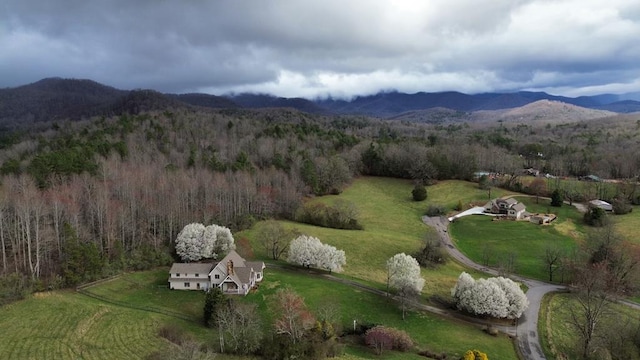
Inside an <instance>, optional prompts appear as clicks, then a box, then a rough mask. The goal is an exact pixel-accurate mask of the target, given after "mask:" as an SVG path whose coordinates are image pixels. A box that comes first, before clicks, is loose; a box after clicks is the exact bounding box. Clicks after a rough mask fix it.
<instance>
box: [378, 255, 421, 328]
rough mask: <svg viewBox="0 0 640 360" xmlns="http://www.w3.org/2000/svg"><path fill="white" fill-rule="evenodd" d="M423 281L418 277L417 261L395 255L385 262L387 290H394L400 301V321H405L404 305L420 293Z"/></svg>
mask: <svg viewBox="0 0 640 360" xmlns="http://www.w3.org/2000/svg"><path fill="white" fill-rule="evenodd" d="M423 286H424V279H423V278H422V276H421V275H420V264H418V261H417V260H416V259H414V258H413V257H411V256H410V255H406V254H405V253H400V254H396V255H394V256H393V257H391V258H389V260H387V288H391V289H394V290H396V291H397V292H398V294H399V295H400V298H401V300H402V319H403V320H404V319H405V310H406V307H405V303H406V300H407V299H408V298H410V297H414V296H417V295H418V294H420V292H421V291H422V287H423Z"/></svg>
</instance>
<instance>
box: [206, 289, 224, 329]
mask: <svg viewBox="0 0 640 360" xmlns="http://www.w3.org/2000/svg"><path fill="white" fill-rule="evenodd" d="M223 303H224V294H223V293H222V290H221V289H220V288H219V287H217V286H214V287H213V288H211V289H209V291H207V294H206V295H205V297H204V307H203V310H202V312H203V320H204V325H205V326H207V327H209V326H213V325H215V324H217V323H218V318H217V314H218V310H219V309H220V307H221V306H222V305H223Z"/></svg>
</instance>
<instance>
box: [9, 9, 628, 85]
mask: <svg viewBox="0 0 640 360" xmlns="http://www.w3.org/2000/svg"><path fill="white" fill-rule="evenodd" d="M633 3H634V2H631V1H622V0H620V1H617V0H610V1H601V0H597V1H596V0H583V1H574V0H558V1H549V0H529V1H527V0H518V1H512V0H490V1H489V0H488V1H476V0H431V1H413V2H412V1H394V2H391V1H366V0H360V1H335V0H325V1H322V2H318V1H303V0H291V1H284V0H282V1H242V0H238V1H200V0H192V1H158V0H153V1H151V0H149V1H140V0H136V1H98V0H95V1H87V0H84V1H75V0H68V1H30V0H26V1H25V0H5V1H4V2H3V4H2V5H0V49H3V50H2V51H1V52H0V86H1V87H5V86H15V85H20V84H24V83H28V82H33V81H37V80H39V79H41V78H43V77H49V76H61V77H73V78H90V79H94V80H97V81H99V82H102V83H105V84H108V85H112V86H116V87H120V88H127V89H130V88H154V89H157V90H160V91H166V92H189V91H208V92H212V93H223V92H229V91H235V92H240V91H261V92H271V93H274V94H277V95H283V96H308V97H313V96H318V95H329V94H331V95H334V96H352V95H355V94H368V93H372V92H377V91H379V90H383V89H398V90H401V91H407V92H412V91H441V90H458V91H465V92H482V91H501V90H517V89H540V90H547V91H556V92H558V91H562V92H563V93H565V94H568V95H579V94H582V93H591V92H596V91H601V90H603V91H611V92H624V91H637V90H638V88H640V65H638V61H637V59H638V58H640V43H639V42H637V40H636V39H638V38H639V36H640V4H633Z"/></svg>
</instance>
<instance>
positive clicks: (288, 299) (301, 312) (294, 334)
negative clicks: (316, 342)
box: [274, 288, 316, 344]
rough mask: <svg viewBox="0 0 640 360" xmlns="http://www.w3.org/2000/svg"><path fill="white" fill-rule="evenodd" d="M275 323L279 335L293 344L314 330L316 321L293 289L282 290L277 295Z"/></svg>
mask: <svg viewBox="0 0 640 360" xmlns="http://www.w3.org/2000/svg"><path fill="white" fill-rule="evenodd" d="M274 305H275V307H274V308H275V314H276V316H277V317H276V320H275V323H274V327H275V331H276V333H277V334H282V335H285V336H287V337H288V338H289V339H290V340H291V342H292V343H293V344H295V343H297V342H299V341H300V340H301V339H302V337H303V336H304V335H305V333H306V332H307V331H308V330H310V329H311V328H313V326H314V324H315V322H316V320H315V318H314V316H313V315H312V314H311V313H310V312H309V310H308V309H307V306H306V305H305V303H304V299H303V298H302V297H300V295H298V294H297V293H296V292H294V291H293V290H291V289H288V288H287V289H280V290H278V291H277V292H276V294H275V304H274Z"/></svg>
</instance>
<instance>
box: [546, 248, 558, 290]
mask: <svg viewBox="0 0 640 360" xmlns="http://www.w3.org/2000/svg"><path fill="white" fill-rule="evenodd" d="M562 254H563V252H562V249H561V248H560V247H558V246H552V245H548V246H547V247H546V248H545V250H544V264H545V266H546V268H547V271H548V273H549V282H553V273H554V272H555V271H556V270H557V269H558V268H559V267H560V265H561V263H562Z"/></svg>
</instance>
